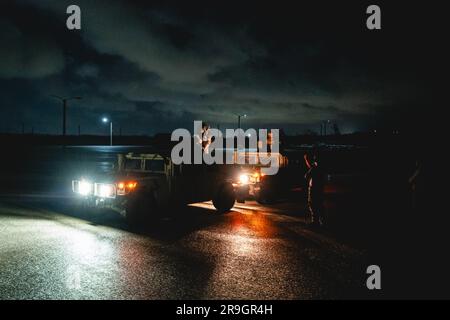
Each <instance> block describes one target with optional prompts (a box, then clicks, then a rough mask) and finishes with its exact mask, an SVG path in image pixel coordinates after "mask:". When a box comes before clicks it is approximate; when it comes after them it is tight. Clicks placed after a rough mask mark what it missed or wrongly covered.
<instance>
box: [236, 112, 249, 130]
mask: <svg viewBox="0 0 450 320" xmlns="http://www.w3.org/2000/svg"><path fill="white" fill-rule="evenodd" d="M241 117H243V118H247V115H246V114H238V129H240V128H241Z"/></svg>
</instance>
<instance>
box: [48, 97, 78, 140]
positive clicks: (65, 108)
mask: <svg viewBox="0 0 450 320" xmlns="http://www.w3.org/2000/svg"><path fill="white" fill-rule="evenodd" d="M52 97H53V98H56V99H58V100H60V101H62V103H63V112H62V115H63V117H62V118H63V119H62V135H63V137H64V138H65V137H66V132H67V131H66V123H67V122H66V118H67V102H68V101H70V100H81V99H82V97H70V98H66V97H60V96H57V95H52Z"/></svg>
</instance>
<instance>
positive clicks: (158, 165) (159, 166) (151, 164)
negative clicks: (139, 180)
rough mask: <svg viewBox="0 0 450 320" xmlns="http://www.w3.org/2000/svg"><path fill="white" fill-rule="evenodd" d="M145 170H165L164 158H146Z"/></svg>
mask: <svg viewBox="0 0 450 320" xmlns="http://www.w3.org/2000/svg"><path fill="white" fill-rule="evenodd" d="M145 171H164V160H146V161H145Z"/></svg>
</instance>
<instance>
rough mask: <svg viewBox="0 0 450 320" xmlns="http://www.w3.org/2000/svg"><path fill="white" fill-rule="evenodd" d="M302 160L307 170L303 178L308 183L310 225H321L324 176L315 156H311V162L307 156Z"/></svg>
mask: <svg viewBox="0 0 450 320" xmlns="http://www.w3.org/2000/svg"><path fill="white" fill-rule="evenodd" d="M304 159H305V163H306V167H307V169H308V171H307V172H306V174H305V178H306V180H307V183H308V210H309V213H310V215H311V223H312V224H314V225H323V210H324V206H323V202H324V187H325V180H324V179H325V174H324V172H323V168H322V166H321V165H320V163H319V159H318V156H317V154H315V155H314V156H313V159H312V161H309V159H308V155H307V154H305V156H304Z"/></svg>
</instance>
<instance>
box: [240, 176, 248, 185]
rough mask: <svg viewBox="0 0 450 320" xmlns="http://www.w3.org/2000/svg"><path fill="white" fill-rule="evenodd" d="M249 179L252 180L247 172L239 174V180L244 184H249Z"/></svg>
mask: <svg viewBox="0 0 450 320" xmlns="http://www.w3.org/2000/svg"><path fill="white" fill-rule="evenodd" d="M249 181H250V178H249V177H248V175H247V174H241V175H240V176H239V182H240V183H242V184H248V183H249Z"/></svg>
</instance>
